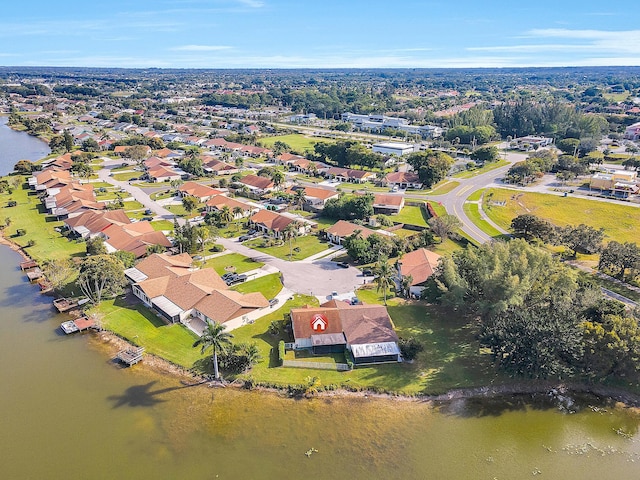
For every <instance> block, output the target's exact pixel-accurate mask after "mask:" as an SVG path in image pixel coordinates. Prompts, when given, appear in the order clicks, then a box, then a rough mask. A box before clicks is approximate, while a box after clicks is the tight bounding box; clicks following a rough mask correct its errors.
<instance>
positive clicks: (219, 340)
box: [193, 322, 233, 380]
mask: <svg viewBox="0 0 640 480" xmlns="http://www.w3.org/2000/svg"><path fill="white" fill-rule="evenodd" d="M225 328H226V327H225V326H224V325H222V324H220V323H218V322H213V323H207V326H206V327H205V329H204V331H203V332H202V336H201V337H200V338H199V339H198V340H196V341H195V342H194V344H193V346H194V347H197V346H200V347H201V348H200V352H201V353H203V354H204V352H205V351H207V350H208V349H209V348H212V349H213V371H214V378H215V379H216V380H219V379H220V373H219V372H218V352H223V351H224V350H226V349H227V348H228V347H229V345H231V339H232V338H233V335H231V334H230V333H229V332H225Z"/></svg>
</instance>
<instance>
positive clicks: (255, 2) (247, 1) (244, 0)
mask: <svg viewBox="0 0 640 480" xmlns="http://www.w3.org/2000/svg"><path fill="white" fill-rule="evenodd" d="M238 3H241V4H242V5H244V6H246V7H251V8H262V7H264V2H262V1H261V0H238Z"/></svg>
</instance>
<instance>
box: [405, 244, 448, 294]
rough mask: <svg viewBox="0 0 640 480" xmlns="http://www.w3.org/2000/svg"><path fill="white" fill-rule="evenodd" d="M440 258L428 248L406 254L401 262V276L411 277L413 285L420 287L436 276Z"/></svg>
mask: <svg viewBox="0 0 640 480" xmlns="http://www.w3.org/2000/svg"><path fill="white" fill-rule="evenodd" d="M440 258H441V256H440V255H438V254H437V253H435V252H432V251H431V250H427V249H426V248H419V249H418V250H414V251H413V252H409V253H405V254H404V256H403V257H402V260H400V274H401V275H402V276H404V277H407V276H409V275H411V278H412V280H411V285H412V286H415V285H419V284H421V283H423V282H425V281H427V279H428V278H429V277H431V276H432V275H433V274H434V272H435V269H436V267H437V266H438V262H439V261H440Z"/></svg>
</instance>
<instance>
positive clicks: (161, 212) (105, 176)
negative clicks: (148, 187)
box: [98, 162, 185, 225]
mask: <svg viewBox="0 0 640 480" xmlns="http://www.w3.org/2000/svg"><path fill="white" fill-rule="evenodd" d="M121 164H122V162H118V163H117V164H116V165H108V166H107V167H106V168H103V169H101V170H99V171H98V177H99V178H100V180H102V181H104V182H107V183H110V184H111V185H113V186H115V187H120V188H122V189H123V190H125V191H126V192H127V193H128V194H129V195H130V196H132V197H133V198H134V199H135V200H137V201H138V202H140V203H141V204H142V205H144V208H147V209H149V210H151V211H152V212H153V213H154V214H155V216H157V217H160V218H163V219H165V220H173V219H174V218H175V214H173V213H172V212H170V211H169V210H167V209H166V208H164V207H163V206H162V205H160V204H159V203H158V202H156V201H154V200H151V198H150V197H149V195H148V193H145V192H144V191H143V190H142V189H141V188H140V187H134V186H133V185H131V184H130V183H129V182H125V181H120V180H116V179H114V178H113V177H110V176H109V174H110V173H111V168H114V167H115V166H119V165H121ZM184 222H185V220H184V219H182V218H178V223H179V224H180V225H182V224H183V223H184Z"/></svg>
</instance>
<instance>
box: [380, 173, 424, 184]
mask: <svg viewBox="0 0 640 480" xmlns="http://www.w3.org/2000/svg"><path fill="white" fill-rule="evenodd" d="M384 178H385V180H386V181H387V182H388V183H422V182H421V181H420V178H419V177H418V174H417V173H413V172H391V173H388V174H387V176H386V177H384Z"/></svg>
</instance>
